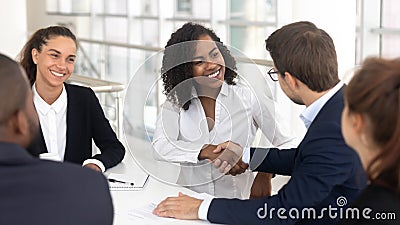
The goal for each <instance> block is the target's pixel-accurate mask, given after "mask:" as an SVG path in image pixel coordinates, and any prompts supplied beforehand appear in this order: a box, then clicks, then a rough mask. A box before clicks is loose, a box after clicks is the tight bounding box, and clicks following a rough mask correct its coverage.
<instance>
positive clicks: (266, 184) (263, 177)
mask: <svg viewBox="0 0 400 225" xmlns="http://www.w3.org/2000/svg"><path fill="white" fill-rule="evenodd" d="M271 179H272V174H271V173H262V172H258V173H257V175H256V177H255V178H254V181H253V185H252V186H251V191H250V198H263V197H266V196H271V192H272V184H271Z"/></svg>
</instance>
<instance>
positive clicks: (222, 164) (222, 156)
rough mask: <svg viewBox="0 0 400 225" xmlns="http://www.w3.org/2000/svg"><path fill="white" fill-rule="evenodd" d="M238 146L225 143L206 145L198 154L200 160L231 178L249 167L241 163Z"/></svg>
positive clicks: (240, 148)
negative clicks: (229, 175) (212, 165)
mask: <svg viewBox="0 0 400 225" xmlns="http://www.w3.org/2000/svg"><path fill="white" fill-rule="evenodd" d="M242 154H243V149H242V147H240V145H238V144H236V143H233V142H231V141H227V142H224V143H221V144H219V145H207V146H206V147H205V148H203V149H202V151H201V152H200V154H199V159H200V160H204V159H206V160H209V161H210V162H212V163H213V164H214V167H215V168H217V169H218V170H219V171H220V172H221V173H225V174H231V175H233V176H235V175H238V174H241V173H244V172H245V171H246V169H247V168H248V167H249V165H248V164H246V163H244V162H243V161H242Z"/></svg>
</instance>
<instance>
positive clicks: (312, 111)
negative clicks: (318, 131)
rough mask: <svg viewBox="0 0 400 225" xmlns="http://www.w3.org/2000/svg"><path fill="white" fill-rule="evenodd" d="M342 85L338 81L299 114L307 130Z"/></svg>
mask: <svg viewBox="0 0 400 225" xmlns="http://www.w3.org/2000/svg"><path fill="white" fill-rule="evenodd" d="M343 85H344V83H343V82H341V81H339V83H337V84H336V85H335V86H334V87H333V88H332V89H331V90H329V91H328V92H327V93H326V94H324V95H322V96H321V97H320V98H319V99H317V100H316V101H315V102H313V103H312V104H311V105H310V106H308V107H307V108H306V109H305V110H304V111H303V112H302V113H301V114H300V119H301V120H302V121H303V123H304V125H305V126H306V128H307V129H308V128H309V127H310V125H311V123H312V122H313V121H314V119H315V117H316V116H317V114H318V113H319V111H320V110H321V109H322V107H323V106H324V105H325V104H326V103H327V102H328V101H329V99H331V98H332V96H333V95H335V94H336V92H338V91H339V89H340V88H342V87H343Z"/></svg>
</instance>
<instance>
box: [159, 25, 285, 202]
mask: <svg viewBox="0 0 400 225" xmlns="http://www.w3.org/2000/svg"><path fill="white" fill-rule="evenodd" d="M161 73H162V75H161V76H162V79H163V84H164V93H165V94H166V95H167V101H166V102H165V103H164V104H163V105H162V107H161V111H160V113H159V116H158V118H157V125H156V130H155V134H154V139H153V142H152V144H153V148H154V151H153V156H154V157H155V158H156V159H157V160H162V161H169V162H174V163H180V165H181V171H180V176H179V179H178V184H180V185H183V186H186V187H188V188H190V189H192V190H194V191H197V192H205V193H208V194H211V195H214V196H216V197H228V198H248V196H249V192H250V187H251V185H252V183H253V179H254V176H253V173H252V172H251V171H249V170H247V171H245V172H244V173H242V174H240V175H237V176H231V175H224V174H223V173H220V172H219V171H218V170H217V169H215V168H214V166H213V165H212V163H210V161H212V160H214V159H216V158H217V157H218V155H217V154H215V153H213V150H214V149H215V148H216V146H217V145H218V144H221V143H224V142H226V141H233V142H235V143H238V144H239V145H240V146H242V147H244V148H249V147H250V146H251V144H252V142H253V140H254V137H255V133H256V131H257V128H258V127H260V128H261V129H262V131H263V133H264V135H265V136H267V138H268V139H269V141H270V142H271V143H272V144H273V145H275V146H281V145H283V144H286V143H288V142H290V141H291V140H292V139H291V138H289V137H287V136H286V135H284V134H283V133H282V132H281V130H280V128H279V127H277V125H278V124H277V123H276V122H275V119H274V108H273V101H272V100H271V99H268V100H267V101H268V102H261V103H262V104H260V102H259V101H258V99H257V98H256V96H255V95H254V94H253V92H252V91H251V89H250V88H248V87H245V86H243V85H236V83H235V81H234V79H235V78H237V73H236V61H235V59H234V58H233V57H232V56H231V55H230V52H229V50H228V49H227V47H226V46H225V45H223V43H222V42H221V41H220V39H219V38H218V37H217V36H216V34H215V33H214V32H213V31H212V30H210V29H208V28H205V27H203V26H202V25H199V24H193V23H186V24H184V25H183V26H182V27H181V28H179V29H178V30H177V31H176V32H174V33H173V34H172V35H171V38H170V40H169V41H168V43H167V45H166V49H165V51H164V56H163V64H162V69H161Z"/></svg>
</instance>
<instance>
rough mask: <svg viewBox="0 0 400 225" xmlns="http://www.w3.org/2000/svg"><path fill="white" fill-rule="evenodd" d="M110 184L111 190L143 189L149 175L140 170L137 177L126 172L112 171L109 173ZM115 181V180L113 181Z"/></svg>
mask: <svg viewBox="0 0 400 225" xmlns="http://www.w3.org/2000/svg"><path fill="white" fill-rule="evenodd" d="M107 178H108V185H109V187H110V190H111V191H127V190H132V191H134V190H142V189H143V188H144V187H145V185H146V183H147V180H148V179H149V175H148V174H145V173H142V172H141V171H138V174H136V175H135V178H133V177H129V176H126V174H117V173H110V174H109V175H108V177H107ZM112 181H114V182H112Z"/></svg>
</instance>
